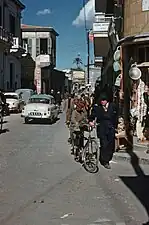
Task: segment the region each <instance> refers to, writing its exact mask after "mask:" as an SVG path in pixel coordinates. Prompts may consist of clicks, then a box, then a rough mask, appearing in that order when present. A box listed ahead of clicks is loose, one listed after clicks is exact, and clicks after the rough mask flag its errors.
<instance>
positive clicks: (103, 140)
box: [89, 93, 118, 169]
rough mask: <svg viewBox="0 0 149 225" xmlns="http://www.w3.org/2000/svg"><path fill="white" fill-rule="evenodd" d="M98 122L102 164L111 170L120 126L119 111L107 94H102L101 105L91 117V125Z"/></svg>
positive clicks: (94, 109) (94, 108) (96, 106)
mask: <svg viewBox="0 0 149 225" xmlns="http://www.w3.org/2000/svg"><path fill="white" fill-rule="evenodd" d="M95 119H96V122H97V137H98V138H99V139H100V163H101V165H103V166H104V167H105V168H107V169H110V168H111V167H110V164H109V162H110V161H111V160H112V157H113V153H114V151H115V133H116V128H117V124H118V111H117V107H116V105H115V103H113V102H110V101H109V99H108V97H107V95H106V93H103V94H101V96H100V99H99V104H98V105H95V106H94V107H93V110H92V112H91V115H90V117H89V121H90V124H91V125H93V121H94V120H95Z"/></svg>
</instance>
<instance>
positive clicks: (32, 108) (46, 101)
mask: <svg viewBox="0 0 149 225" xmlns="http://www.w3.org/2000/svg"><path fill="white" fill-rule="evenodd" d="M21 117H24V120H25V123H29V122H30V121H31V120H45V121H49V122H52V121H54V120H56V119H57V118H58V107H57V106H56V105H55V100H54V98H53V96H51V95H46V94H36V95H32V96H31V98H30V100H29V101H28V103H27V104H26V105H25V106H24V108H23V110H22V114H21Z"/></svg>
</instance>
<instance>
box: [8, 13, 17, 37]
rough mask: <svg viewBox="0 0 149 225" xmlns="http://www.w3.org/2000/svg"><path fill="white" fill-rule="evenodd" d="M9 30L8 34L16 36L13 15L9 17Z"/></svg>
mask: <svg viewBox="0 0 149 225" xmlns="http://www.w3.org/2000/svg"><path fill="white" fill-rule="evenodd" d="M9 26H10V27H9V29H10V33H11V34H13V35H14V36H15V34H16V20H15V17H14V16H13V15H11V14H10V15H9Z"/></svg>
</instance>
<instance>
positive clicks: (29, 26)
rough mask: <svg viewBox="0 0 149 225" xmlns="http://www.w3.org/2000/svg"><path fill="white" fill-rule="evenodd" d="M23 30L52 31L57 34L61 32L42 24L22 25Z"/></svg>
mask: <svg viewBox="0 0 149 225" xmlns="http://www.w3.org/2000/svg"><path fill="white" fill-rule="evenodd" d="M21 30H22V32H51V33H53V34H54V35H55V36H59V34H58V33H57V32H56V31H55V30H54V28H53V27H42V26H32V25H26V24H22V25H21Z"/></svg>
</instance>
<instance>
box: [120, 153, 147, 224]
mask: <svg viewBox="0 0 149 225" xmlns="http://www.w3.org/2000/svg"><path fill="white" fill-rule="evenodd" d="M127 153H128V154H129V155H130V157H131V165H132V167H133V169H134V171H135V173H136V177H126V176H120V179H121V180H122V181H123V182H124V184H125V185H126V186H127V187H128V188H129V189H130V190H131V191H132V192H133V193H134V194H135V196H136V197H137V198H138V199H139V201H140V202H141V204H142V205H143V206H144V207H145V209H146V212H147V215H148V217H149V194H148V193H149V176H147V175H145V174H144V172H143V170H142V169H141V167H140V165H139V158H138V157H137V155H136V154H135V153H134V152H133V151H132V150H127ZM142 225H149V221H148V222H147V223H144V224H142Z"/></svg>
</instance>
